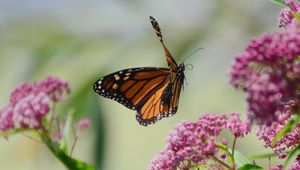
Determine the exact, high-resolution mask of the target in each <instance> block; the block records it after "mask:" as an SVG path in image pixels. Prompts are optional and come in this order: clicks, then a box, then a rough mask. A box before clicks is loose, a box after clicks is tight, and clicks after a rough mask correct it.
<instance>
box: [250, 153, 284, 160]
mask: <svg viewBox="0 0 300 170" xmlns="http://www.w3.org/2000/svg"><path fill="white" fill-rule="evenodd" d="M271 157H278V154H276V153H264V154H259V155H254V156H251V157H250V160H257V159H265V158H271Z"/></svg>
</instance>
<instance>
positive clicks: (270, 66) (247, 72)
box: [231, 25, 300, 124]
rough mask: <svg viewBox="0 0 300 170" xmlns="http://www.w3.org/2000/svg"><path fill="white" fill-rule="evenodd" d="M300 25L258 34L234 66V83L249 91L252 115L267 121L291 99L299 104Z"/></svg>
mask: <svg viewBox="0 0 300 170" xmlns="http://www.w3.org/2000/svg"><path fill="white" fill-rule="evenodd" d="M299 55H300V26H298V25H290V26H288V27H287V28H286V30H285V31H284V32H282V33H274V34H265V35H263V36H261V37H257V38H254V39H253V40H252V41H251V42H250V43H249V45H248V47H247V48H246V50H245V52H243V53H241V54H240V55H238V56H237V57H236V59H235V62H234V64H233V65H232V68H231V84H232V85H233V86H234V87H235V88H238V89H242V90H243V91H244V92H245V93H246V97H247V102H248V117H249V118H250V120H251V121H254V120H255V121H256V122H257V123H259V124H263V123H264V122H266V121H273V120H276V119H277V117H276V115H275V113H276V112H278V111H279V112H282V111H283V108H284V105H286V103H289V101H291V100H293V101H296V104H295V106H299V104H300V103H299V100H298V99H299V85H300V77H299V74H300V63H299V62H298V61H297V60H299V57H298V56H299Z"/></svg>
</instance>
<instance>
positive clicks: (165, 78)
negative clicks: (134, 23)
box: [93, 16, 185, 126]
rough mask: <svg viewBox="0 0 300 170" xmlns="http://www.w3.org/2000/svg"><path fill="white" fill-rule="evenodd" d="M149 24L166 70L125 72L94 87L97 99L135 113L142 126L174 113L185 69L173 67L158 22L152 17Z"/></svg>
mask: <svg viewBox="0 0 300 170" xmlns="http://www.w3.org/2000/svg"><path fill="white" fill-rule="evenodd" d="M150 22H151V25H152V27H153V29H154V30H155V33H156V35H157V37H158V38H159V41H160V42H161V44H162V47H163V50H164V53H165V56H166V59H167V62H168V66H169V68H160V67H138V68H129V69H124V70H120V71H117V72H114V73H111V74H109V75H106V76H104V77H102V78H100V79H99V80H97V81H96V82H95V83H94V85H93V89H94V91H95V92H96V93H98V94H99V95H101V96H103V97H106V98H109V99H113V100H115V101H117V102H119V103H121V104H122V105H124V106H126V107H127V108H129V109H132V110H136V111H137V113H136V119H137V121H138V122H139V123H140V124H141V125H143V126H147V125H149V124H154V123H155V122H157V121H158V120H160V119H162V118H164V117H169V116H171V115H174V114H175V113H176V112H177V108H178V104H179V96H180V91H181V88H183V84H184V80H185V75H184V70H185V65H184V64H183V63H182V64H179V65H178V64H177V63H176V61H175V60H174V58H173V57H172V55H171V53H170V52H169V50H168V49H167V47H166V46H165V44H164V41H163V36H162V34H161V30H160V28H159V25H158V22H157V21H156V20H155V19H154V18H153V17H152V16H150Z"/></svg>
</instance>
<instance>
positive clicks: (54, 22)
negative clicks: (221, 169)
mask: <svg viewBox="0 0 300 170" xmlns="http://www.w3.org/2000/svg"><path fill="white" fill-rule="evenodd" d="M279 10H280V8H279V7H278V6H276V5H275V4H272V3H270V2H269V1H262V0H252V1H249V0H239V1H237V0H219V1H218V0H164V1H159V0H152V1H149V0H140V1H137V0H102V1H96V0H89V1H83V0H73V1H67V0H60V1H56V0H54V1H50V0H45V1H34V0H28V1H17V0H9V1H5V0H0V77H1V78H0V94H1V95H0V104H1V105H5V103H6V102H7V101H8V98H9V95H10V92H11V91H12V90H13V89H14V87H16V86H17V85H18V84H20V83H22V82H25V81H31V82H33V81H36V80H41V79H43V78H45V77H46V76H48V75H53V76H57V77H59V78H61V79H65V80H67V81H69V83H70V86H71V90H72V92H71V95H70V98H69V99H68V100H67V101H65V102H64V103H61V104H60V105H59V106H60V107H59V110H60V112H61V113H62V114H63V113H64V112H67V111H68V109H74V110H75V111H76V118H77V119H79V118H83V117H86V116H88V117H90V118H91V119H92V125H91V127H90V128H89V129H88V131H87V132H86V133H85V134H84V136H83V137H82V138H81V140H80V141H79V143H78V145H77V147H76V149H75V152H74V156H75V157H76V158H78V159H80V160H83V161H86V162H89V163H92V164H95V165H97V167H98V169H105V170H106V169H108V170H113V169H122V170H132V169H136V170H140V169H146V168H147V166H148V164H149V162H150V161H151V160H152V159H153V158H154V156H155V155H156V154H157V153H159V151H160V150H161V149H163V147H164V145H165V139H166V136H167V134H168V132H169V131H170V130H171V129H172V128H173V127H174V126H175V125H176V124H178V123H179V122H181V121H182V120H196V119H197V118H198V117H199V116H200V115H202V114H204V113H231V112H245V110H246V109H247V106H246V103H245V100H244V95H243V94H242V93H241V92H238V91H236V90H234V89H233V88H232V87H231V86H230V85H229V74H228V70H229V68H230V65H231V64H232V62H233V59H234V56H235V55H237V54H238V53H240V52H242V51H243V49H244V48H245V46H246V45H247V43H248V42H249V41H250V39H251V37H253V36H258V35H261V34H262V33H264V32H274V31H278V28H277V15H278V12H279ZM150 15H152V16H154V17H155V18H156V19H157V20H158V22H159V24H160V26H161V29H162V33H163V35H164V39H165V43H166V46H167V47H168V48H169V50H170V51H171V53H172V54H173V56H174V57H175V58H176V60H177V61H178V60H179V58H183V57H185V56H187V55H188V54H189V53H191V52H193V51H194V50H196V49H197V48H199V47H202V48H204V49H203V50H200V51H198V52H197V53H195V54H194V55H193V56H191V57H189V58H188V59H187V60H186V61H185V64H189V63H191V64H192V65H193V69H192V70H187V71H186V72H185V75H186V78H187V83H188V85H185V88H184V90H183V91H182V94H181V98H180V106H179V110H178V112H177V114H176V115H175V116H173V117H170V118H167V119H163V120H161V121H159V122H158V123H156V124H154V125H151V126H148V127H143V126H140V125H139V124H138V122H137V121H136V120H135V111H132V110H129V109H126V108H125V107H124V106H122V105H120V104H118V103H117V102H114V101H111V100H108V99H105V98H103V97H100V96H98V95H97V94H95V93H94V92H93V90H92V84H93V82H94V81H96V80H97V79H98V78H100V77H101V76H104V75H106V74H109V73H111V72H114V71H117V70H120V69H125V68H130V67H141V66H161V67H167V64H166V60H165V57H164V54H163V51H162V48H161V45H160V43H159V41H158V39H157V37H156V35H155V33H154V31H153V30H152V27H151V25H150V22H149V16H150ZM223 135H224V136H228V138H231V137H230V136H229V135H228V133H226V132H225V133H224V134H223ZM261 145H262V143H261V142H260V141H258V140H257V139H256V138H255V131H253V132H252V134H251V135H249V136H247V137H246V138H245V139H242V140H238V144H237V149H238V150H240V151H241V152H243V153H244V154H245V155H254V154H258V153H263V152H264V150H263V149H262V146H261ZM266 162H267V161H262V163H263V164H264V165H266ZM259 163H261V162H259ZM0 166H1V168H0V169H13V170H48V169H49V170H50V169H51V170H52V169H55V170H64V169H65V167H64V166H63V165H62V164H61V163H60V162H59V161H58V160H56V159H55V157H54V156H52V155H51V153H50V152H49V150H47V148H46V147H45V146H44V145H43V144H42V143H39V142H35V141H32V140H30V139H28V138H26V137H25V136H23V135H15V136H11V137H10V138H9V139H8V140H5V139H1V140H0Z"/></svg>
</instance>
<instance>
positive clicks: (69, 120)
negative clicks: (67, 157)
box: [60, 111, 74, 152]
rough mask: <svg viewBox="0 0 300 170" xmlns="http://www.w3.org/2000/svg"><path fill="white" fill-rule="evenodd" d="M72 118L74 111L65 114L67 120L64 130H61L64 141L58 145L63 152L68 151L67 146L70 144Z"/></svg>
mask: <svg viewBox="0 0 300 170" xmlns="http://www.w3.org/2000/svg"><path fill="white" fill-rule="evenodd" d="M73 117H74V111H69V113H68V114H67V118H66V120H65V123H64V125H65V126H64V129H63V137H64V139H63V140H62V142H61V143H60V149H64V151H65V152H67V151H69V150H68V149H70V148H67V145H68V144H69V143H70V141H71V139H73V138H72V137H73V136H74V134H73V130H74V129H73Z"/></svg>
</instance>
